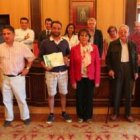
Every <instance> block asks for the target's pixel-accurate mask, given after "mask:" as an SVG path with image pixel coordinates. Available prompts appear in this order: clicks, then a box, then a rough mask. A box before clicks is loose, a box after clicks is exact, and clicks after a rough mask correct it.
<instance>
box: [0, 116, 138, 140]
mask: <svg viewBox="0 0 140 140" xmlns="http://www.w3.org/2000/svg"><path fill="white" fill-rule="evenodd" d="M72 118H73V122H72V123H66V122H64V121H63V120H62V118H61V117H60V116H59V115H57V116H56V120H55V122H54V123H52V124H51V125H48V124H46V123H45V120H46V115H32V123H31V124H30V125H29V126H25V125H24V124H23V122H21V121H20V119H19V117H16V118H15V121H14V122H13V123H12V125H11V126H10V127H7V128H4V127H3V126H2V123H3V121H2V119H1V121H0V125H1V127H0V140H140V116H135V118H136V121H135V122H134V123H129V122H127V121H126V120H125V119H124V118H123V116H121V117H120V118H119V120H118V121H117V122H110V121H109V122H108V123H105V116H104V115H97V116H95V117H94V119H93V122H92V123H90V124H89V123H86V122H84V123H78V122H77V121H76V117H75V116H72Z"/></svg>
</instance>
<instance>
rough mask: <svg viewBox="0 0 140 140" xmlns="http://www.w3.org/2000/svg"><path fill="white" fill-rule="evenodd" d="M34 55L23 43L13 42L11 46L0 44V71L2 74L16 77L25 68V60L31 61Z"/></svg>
mask: <svg viewBox="0 0 140 140" xmlns="http://www.w3.org/2000/svg"><path fill="white" fill-rule="evenodd" d="M34 58H35V56H34V54H33V53H32V52H31V51H30V49H29V48H27V47H26V46H25V45H24V44H23V43H19V42H14V43H13V46H10V47H9V46H8V45H7V44H6V43H2V44H0V69H1V70H2V71H3V73H4V74H7V75H8V74H12V75H17V74H18V73H20V72H21V71H22V70H23V69H24V67H25V59H26V60H27V61H33V60H34Z"/></svg>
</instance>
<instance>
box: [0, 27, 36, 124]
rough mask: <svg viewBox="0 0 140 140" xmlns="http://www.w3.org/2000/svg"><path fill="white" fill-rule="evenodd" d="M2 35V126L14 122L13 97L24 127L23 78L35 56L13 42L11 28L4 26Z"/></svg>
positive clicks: (26, 118) (26, 113) (27, 120)
mask: <svg viewBox="0 0 140 140" xmlns="http://www.w3.org/2000/svg"><path fill="white" fill-rule="evenodd" d="M2 33H3V38H4V41H5V42H4V43H2V44H0V48H1V49H0V71H1V72H2V73H3V80H2V97H3V104H4V106H5V121H4V124H3V125H4V126H5V127H7V126H10V125H11V123H12V121H13V120H14V110H13V96H15V98H16V100H17V103H18V107H19V110H20V117H21V119H22V120H23V122H24V124H25V125H28V124H29V123H30V114H29V109H28V105H27V102H26V90H25V76H26V75H27V74H28V72H29V69H30V67H31V65H32V62H33V60H34V59H35V56H34V54H33V53H32V52H31V51H30V49H29V48H27V47H26V46H25V45H24V44H23V43H20V42H16V41H14V38H15V31H14V28H13V27H12V26H9V25H7V26H5V27H4V28H3V30H2ZM25 59H26V61H25Z"/></svg>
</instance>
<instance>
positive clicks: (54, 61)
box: [43, 52, 65, 67]
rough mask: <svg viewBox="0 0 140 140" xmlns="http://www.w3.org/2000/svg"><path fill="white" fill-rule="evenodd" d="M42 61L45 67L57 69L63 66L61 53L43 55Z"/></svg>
mask: <svg viewBox="0 0 140 140" xmlns="http://www.w3.org/2000/svg"><path fill="white" fill-rule="evenodd" d="M43 59H44V62H45V65H46V66H47V67H58V66H63V65H65V64H64V59H63V54H62V52H58V53H52V54H48V55H43Z"/></svg>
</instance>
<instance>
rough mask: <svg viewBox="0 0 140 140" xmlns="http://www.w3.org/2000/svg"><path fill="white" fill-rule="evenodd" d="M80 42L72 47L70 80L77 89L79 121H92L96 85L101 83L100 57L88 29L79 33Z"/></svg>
mask: <svg viewBox="0 0 140 140" xmlns="http://www.w3.org/2000/svg"><path fill="white" fill-rule="evenodd" d="M78 39H79V41H80V43H79V44H78V45H76V46H74V47H73V48H72V49H71V55H70V81H71V84H72V87H73V88H74V89H76V111H77V116H78V121H79V122H83V121H87V122H91V121H92V114H93V112H92V111H93V93H94V87H99V84H100V58H99V51H98V48H97V46H96V45H93V44H91V43H89V41H90V34H89V31H88V30H87V29H81V30H80V31H79V33H78Z"/></svg>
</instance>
